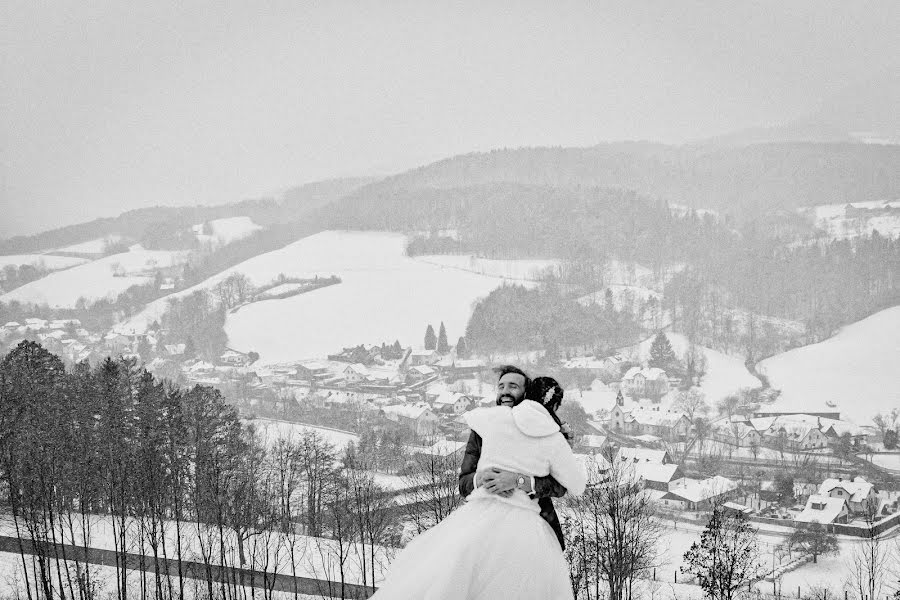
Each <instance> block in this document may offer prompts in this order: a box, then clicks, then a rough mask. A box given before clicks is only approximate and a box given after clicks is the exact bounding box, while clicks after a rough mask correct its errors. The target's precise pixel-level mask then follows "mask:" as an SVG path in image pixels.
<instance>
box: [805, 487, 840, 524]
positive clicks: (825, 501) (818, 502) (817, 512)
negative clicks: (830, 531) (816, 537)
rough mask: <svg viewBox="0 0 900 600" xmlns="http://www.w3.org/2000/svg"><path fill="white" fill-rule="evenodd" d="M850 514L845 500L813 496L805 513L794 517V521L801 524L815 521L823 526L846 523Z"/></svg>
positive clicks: (807, 504) (807, 503)
mask: <svg viewBox="0 0 900 600" xmlns="http://www.w3.org/2000/svg"><path fill="white" fill-rule="evenodd" d="M849 514H850V511H849V510H847V502H846V500H844V499H843V498H832V497H830V496H823V495H821V494H813V495H812V496H810V497H809V498H808V499H807V501H806V507H805V508H804V509H803V512H801V513H800V514H799V515H797V516H796V517H794V520H795V521H798V522H800V523H812V522H814V521H815V522H818V523H822V524H823V525H825V524H828V523H846V522H847V520H848V517H849Z"/></svg>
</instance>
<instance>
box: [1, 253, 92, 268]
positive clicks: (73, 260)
mask: <svg viewBox="0 0 900 600" xmlns="http://www.w3.org/2000/svg"><path fill="white" fill-rule="evenodd" d="M86 262H88V259H86V258H77V257H74V256H54V255H53V254H8V255H6V256H0V269H3V267H6V266H10V265H11V266H14V267H20V266H22V265H32V266H35V267H38V268H41V269H47V270H48V271H58V270H60V269H68V268H69V267H77V266H78V265H83V264H84V263H86Z"/></svg>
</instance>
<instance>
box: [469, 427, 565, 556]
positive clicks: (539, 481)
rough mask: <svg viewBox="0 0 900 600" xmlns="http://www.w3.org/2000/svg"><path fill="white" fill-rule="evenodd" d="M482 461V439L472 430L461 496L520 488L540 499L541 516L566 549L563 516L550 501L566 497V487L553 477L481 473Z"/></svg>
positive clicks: (498, 471) (494, 471) (510, 490)
mask: <svg viewBox="0 0 900 600" xmlns="http://www.w3.org/2000/svg"><path fill="white" fill-rule="evenodd" d="M480 458H481V436H480V435H478V434H477V433H475V432H474V431H472V432H470V433H469V441H468V442H467V443H466V454H465V456H464V457H463V461H462V467H461V468H460V471H459V493H460V495H461V496H462V497H463V498H465V497H467V496H468V495H469V494H471V493H472V491H473V490H474V489H475V488H476V487H484V488H485V489H486V490H487V491H489V492H492V493H495V494H506V493H511V492H512V491H513V490H514V489H516V488H519V489H521V490H522V491H524V492H525V493H527V494H529V495H531V496H532V497H534V498H537V499H538V505H539V506H540V508H541V517H543V519H544V520H545V521H547V523H548V524H549V525H550V527H551V528H552V529H553V533H555V534H556V538H557V539H558V540H559V545H560V547H561V548H563V549H565V542H564V540H563V533H562V526H561V525H560V523H559V517H558V516H557V514H556V509H555V508H554V507H553V502H552V501H551V500H550V498H562V497H563V496H565V494H566V488H564V487H563V486H562V484H560V483H559V482H558V481H556V480H555V479H554V478H553V477H551V476H549V475H548V476H546V477H533V478H532V477H521V476H520V475H519V474H518V473H512V472H510V471H503V470H500V469H486V470H484V471H478V460H479V459H480ZM522 480H524V481H522ZM520 482H521V483H520ZM532 485H533V487H532Z"/></svg>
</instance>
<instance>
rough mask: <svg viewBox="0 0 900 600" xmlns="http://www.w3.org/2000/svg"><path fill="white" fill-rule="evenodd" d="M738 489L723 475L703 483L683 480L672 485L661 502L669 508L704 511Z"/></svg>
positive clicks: (705, 480)
mask: <svg viewBox="0 0 900 600" xmlns="http://www.w3.org/2000/svg"><path fill="white" fill-rule="evenodd" d="M736 488H737V483H735V482H734V481H732V480H730V479H728V478H727V477H722V476H721V475H716V476H715V477H710V478H709V479H704V480H702V481H700V480H696V479H687V478H682V479H679V480H677V481H675V482H674V483H672V484H670V486H669V491H668V492H667V493H666V494H665V495H664V496H663V497H662V498H661V501H662V503H663V505H664V506H667V507H669V508H674V509H681V510H704V509H707V508H709V507H710V506H711V505H712V503H713V502H715V501H717V500H718V499H720V498H727V497H728V496H729V495H730V494H731V493H732V492H733V491H734V490H735V489H736Z"/></svg>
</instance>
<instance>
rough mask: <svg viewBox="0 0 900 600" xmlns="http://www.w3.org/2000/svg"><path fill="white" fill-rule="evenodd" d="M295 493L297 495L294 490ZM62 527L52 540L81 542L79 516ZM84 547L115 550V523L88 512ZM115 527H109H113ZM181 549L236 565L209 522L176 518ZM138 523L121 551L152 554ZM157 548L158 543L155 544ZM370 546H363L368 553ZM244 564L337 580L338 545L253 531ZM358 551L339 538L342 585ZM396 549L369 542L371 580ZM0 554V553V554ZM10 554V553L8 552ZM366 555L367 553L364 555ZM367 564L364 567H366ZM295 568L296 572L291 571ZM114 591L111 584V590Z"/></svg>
mask: <svg viewBox="0 0 900 600" xmlns="http://www.w3.org/2000/svg"><path fill="white" fill-rule="evenodd" d="M298 493H302V492H300V491H298ZM60 519H61V521H62V523H63V525H62V526H63V527H64V530H63V531H62V532H60V531H59V530H57V539H61V540H62V541H63V542H64V543H68V544H73V545H78V546H81V545H84V536H83V534H82V525H81V522H80V521H79V515H73V518H72V523H71V530H70V529H69V527H70V523H69V522H68V521H69V520H68V519H67V518H66V517H65V516H64V515H63V516H61V517H60ZM88 520H89V522H90V525H89V527H90V528H89V537H90V543H89V544H88V545H89V546H90V547H93V548H99V549H104V550H115V549H116V542H117V539H118V534H119V533H120V531H119V526H118V522H117V524H116V526H115V528H114V526H113V522H112V519H111V518H110V517H107V516H101V515H89V517H88ZM161 527H162V528H163V529H164V531H163V532H161V537H162V536H163V535H164V536H165V540H166V541H165V542H164V544H165V547H166V548H167V549H168V550H167V552H168V556H169V557H170V558H174V557H177V555H178V553H177V547H178V542H177V540H178V536H177V533H178V530H177V528H176V523H175V522H174V521H165V522H163V523H162V525H161ZM114 529H115V530H114ZM180 529H181V550H182V556H183V558H184V560H191V561H202V560H203V554H202V548H203V547H205V548H209V547H210V545H213V547H214V548H215V549H216V551H215V553H214V554H213V555H212V556H213V558H211V562H213V563H215V564H223V563H224V564H226V565H231V566H233V565H238V564H240V561H239V557H238V545H237V540H236V537H235V533H234V531H232V530H230V529H226V530H225V531H224V534H223V536H222V538H221V540H222V541H223V543H224V546H225V549H224V561H222V560H221V559H222V557H221V556H220V555H219V551H218V550H219V545H220V537H219V533H218V530H217V528H216V527H215V526H207V525H203V526H198V525H197V524H196V523H190V522H182V523H181V525H180ZM0 534H2V535H8V536H15V535H16V534H15V526H14V523H13V521H12V518H11V517H10V516H8V515H3V516H2V517H0ZM141 535H142V534H141V524H140V521H138V520H136V519H130V518H129V519H127V520H126V525H125V532H124V538H125V550H126V551H127V552H133V553H137V554H141V553H143V554H145V555H149V556H152V554H153V552H152V548H151V547H150V544H149V540H148V539H147V537H146V531H145V532H144V539H143V540H142V539H141ZM161 546H162V545H161ZM371 549H372V547H371V546H370V545H368V544H367V545H366V546H365V552H366V554H367V555H368V554H369V553H370V551H371ZM245 551H246V558H247V563H245V567H247V568H251V569H262V568H263V566H265V567H266V570H267V571H268V572H270V573H273V572H277V573H283V574H292V573H294V572H296V575H297V576H299V577H313V578H317V579H330V580H332V581H335V580H339V578H340V575H339V561H338V558H337V557H338V556H339V555H340V554H339V550H338V544H337V542H336V541H334V540H331V539H326V538H317V537H309V536H305V535H301V534H299V533H278V532H275V531H265V532H258V533H254V534H252V535H250V536H249V538H248V539H247V540H246V541H245ZM362 551H363V548H362V546H360V545H359V544H348V542H347V540H346V539H345V540H344V550H343V556H344V557H345V561H346V562H345V563H344V572H345V578H346V579H345V581H347V582H348V583H362ZM395 552H396V549H395V548H391V547H384V546H378V545H376V546H375V560H376V566H375V573H376V581H380V580H381V579H382V578H383V577H384V571H385V569H386V567H387V565H388V564H389V562H390V558H391V557H392V556H393V555H394V553H395ZM3 555H4V553H0V556H3ZM10 556H15V555H14V554H11V555H10ZM367 558H368V557H367ZM370 568H371V567H370V565H367V569H366V570H367V571H369V569H370ZM295 570H296V571H295ZM112 591H113V592H115V588H113V590H112Z"/></svg>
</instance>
